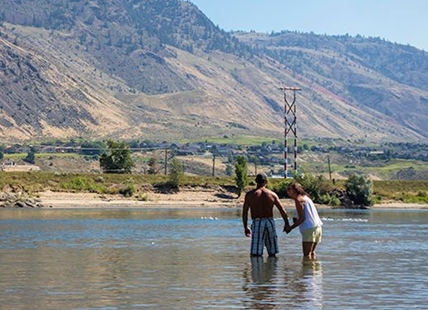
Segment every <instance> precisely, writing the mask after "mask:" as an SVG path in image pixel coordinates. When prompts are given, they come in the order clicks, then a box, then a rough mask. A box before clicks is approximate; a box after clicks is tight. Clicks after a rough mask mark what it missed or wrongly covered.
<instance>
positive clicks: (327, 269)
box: [0, 209, 428, 310]
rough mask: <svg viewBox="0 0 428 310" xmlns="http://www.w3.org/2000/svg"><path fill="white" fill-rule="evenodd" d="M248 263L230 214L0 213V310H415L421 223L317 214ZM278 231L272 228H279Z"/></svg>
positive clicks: (422, 267)
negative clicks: (318, 226)
mask: <svg viewBox="0 0 428 310" xmlns="http://www.w3.org/2000/svg"><path fill="white" fill-rule="evenodd" d="M320 214H321V216H322V218H323V221H324V222H325V225H324V231H323V233H324V238H323V242H322V243H321V244H320V245H319V247H317V259H316V260H302V257H301V237H300V234H299V233H298V232H294V231H293V232H292V233H291V234H288V235H285V234H282V233H281V232H279V231H278V234H279V242H280V253H279V255H278V256H277V257H276V258H273V257H267V256H265V257H252V258H251V257H250V256H249V248H250V239H249V238H246V237H245V236H244V235H243V232H242V221H241V219H240V211H239V210H225V209H218V210H206V209H191V210H189V209H186V210H180V209H173V210H154V209H152V210H150V209H147V210H132V209H127V210H123V209H122V210H0V301H1V304H0V309H108V310H110V309H134V308H137V309H138V308H144V309H285V308H298V309H321V308H323V309H324V308H327V309H332V308H334V309H345V308H346V309H367V308H379V309H385V308H387V309H406V308H407V309H415V308H420V305H422V304H424V302H425V301H426V300H427V299H428V284H427V281H426V275H428V264H426V253H427V251H428V243H427V242H426V237H425V232H426V231H428V211H426V210H413V211H412V210H407V211H397V210H391V211H386V210H382V211H376V210H369V211H361V212H360V211H356V212H343V211H336V210H334V211H330V210H327V211H326V210H321V211H320ZM278 220H279V221H280V220H281V219H278Z"/></svg>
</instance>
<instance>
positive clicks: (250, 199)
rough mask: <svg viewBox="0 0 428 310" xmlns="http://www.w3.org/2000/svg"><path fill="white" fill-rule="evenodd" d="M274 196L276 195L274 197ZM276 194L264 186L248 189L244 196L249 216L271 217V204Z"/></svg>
mask: <svg viewBox="0 0 428 310" xmlns="http://www.w3.org/2000/svg"><path fill="white" fill-rule="evenodd" d="M275 196H276V197H275ZM277 197H278V196H277V195H276V194H275V193H274V192H272V191H270V190H268V189H267V188H265V187H260V188H256V189H253V190H251V191H249V192H248V193H247V195H246V197H245V203H246V204H247V205H248V206H249V209H250V212H251V218H252V219H256V218H269V217H273V206H274V205H275V202H276V200H277Z"/></svg>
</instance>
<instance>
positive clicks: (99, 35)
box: [0, 0, 428, 141]
mask: <svg viewBox="0 0 428 310" xmlns="http://www.w3.org/2000/svg"><path fill="white" fill-rule="evenodd" d="M1 2H2V3H1V4H2V5H1V6H0V20H3V22H2V23H1V25H2V26H1V27H0V84H1V87H0V137H1V138H2V140H9V141H14V140H29V139H46V138H71V137H76V136H82V137H87V138H116V139H118V138H120V139H154V140H167V141H172V140H178V139H209V138H211V137H223V136H229V137H232V136H264V137H269V138H273V139H276V138H282V137H283V133H284V100H283V93H282V92H281V91H280V90H279V89H278V88H279V87H280V86H297V87H300V88H301V89H302V91H300V92H298V93H297V98H296V104H297V116H298V136H299V138H302V137H330V138H343V139H350V140H357V139H359V140H361V139H362V140H366V141H381V140H382V141H385V140H388V141H397V140H399V141H420V140H421V139H426V137H427V134H426V132H427V130H426V129H428V128H427V127H428V122H427V119H426V117H427V116H428V113H427V112H428V111H427V110H426V109H427V101H428V99H427V98H428V92H427V89H426V87H427V86H426V85H428V84H427V83H426V82H427V77H426V72H427V71H424V64H425V62H424V61H427V59H428V56H427V53H425V52H422V51H418V50H416V49H410V48H408V47H405V46H396V45H393V44H391V43H387V42H384V48H385V49H384V50H382V45H379V42H377V41H373V42H372V41H371V40H369V39H361V40H362V42H364V44H365V47H366V50H371V49H373V48H374V46H376V48H377V49H380V51H379V53H380V54H382V52H383V51H386V50H388V52H389V53H391V55H402V53H404V51H406V53H405V55H404V56H402V57H401V56H400V57H399V59H398V60H397V63H398V64H397V65H395V66H394V65H391V64H389V65H388V67H387V68H384V65H386V64H387V63H389V62H386V61H384V62H380V60H379V58H375V57H371V56H370V57H369V56H366V57H363V56H364V55H365V54H364V53H363V52H356V51H355V48H351V47H352V44H351V43H352V39H353V38H348V39H349V40H351V41H346V42H342V41H341V40H343V38H335V37H322V38H321V39H322V40H324V41H326V42H325V43H324V45H321V44H320V42H319V41H320V37H313V36H312V35H309V34H306V35H305V34H299V35H296V34H294V35H291V34H282V35H278V36H275V37H270V36H267V35H260V34H254V33H236V34H233V35H232V34H229V33H225V32H224V31H222V30H220V29H218V28H217V27H215V26H214V25H213V24H212V22H211V21H209V20H208V19H207V18H206V16H205V15H203V13H202V12H200V11H199V10H198V9H197V8H196V7H195V6H193V5H192V4H191V3H189V2H185V1H183V2H182V1H177V0H170V1H155V0H150V1H147V0H146V1H113V0H104V1H80V0H74V1H60V0H56V1H42V0H37V1H29V0H21V1H19V2H20V3H16V1H11V0H3V1H1ZM301 40H306V41H307V42H306V43H305V44H303V43H301ZM296 42H297V43H296ZM308 42H309V43H308ZM314 42H315V43H316V44H317V45H314V44H315V43H314ZM392 46H394V49H395V50H396V52H395V53H393V52H391V51H390V49H391V47H392ZM344 47H347V48H348V49H345V48H344ZM351 52H352V53H351ZM410 56H411V61H409V62H408V63H407V67H408V72H409V74H408V75H406V74H402V70H401V68H402V66H403V64H402V62H403V61H404V60H403V59H407V58H406V57H410ZM391 57H393V56H391ZM412 57H413V58H412ZM372 58H373V59H372ZM414 62H419V63H421V64H422V65H421V66H420V68H419V69H418V67H417V66H415V65H414ZM405 65H406V64H405ZM418 70H419V71H418ZM398 71H399V72H401V73H399V72H398ZM288 95H289V96H292V93H289V94H288ZM288 99H290V97H288Z"/></svg>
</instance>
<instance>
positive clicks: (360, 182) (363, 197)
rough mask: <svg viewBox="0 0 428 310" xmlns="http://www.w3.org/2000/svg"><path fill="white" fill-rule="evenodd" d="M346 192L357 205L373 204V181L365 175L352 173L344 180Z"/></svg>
mask: <svg viewBox="0 0 428 310" xmlns="http://www.w3.org/2000/svg"><path fill="white" fill-rule="evenodd" d="M345 189H346V194H347V195H348V197H349V199H350V200H351V201H352V202H353V203H354V205H357V206H370V205H372V204H373V197H372V195H373V181H372V180H371V179H370V178H369V177H368V176H365V175H357V174H352V175H350V176H349V178H348V179H347V180H346V181H345Z"/></svg>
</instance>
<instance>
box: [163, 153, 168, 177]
mask: <svg viewBox="0 0 428 310" xmlns="http://www.w3.org/2000/svg"><path fill="white" fill-rule="evenodd" d="M164 168H165V175H167V174H168V148H167V147H166V148H165V166H164Z"/></svg>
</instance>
